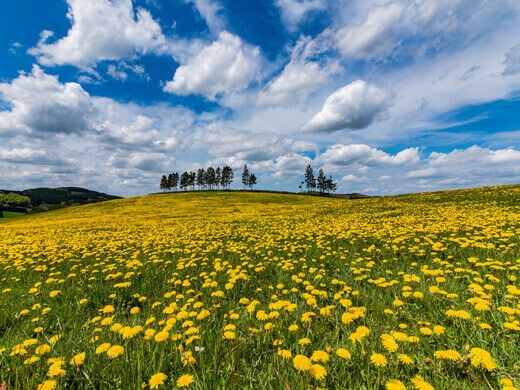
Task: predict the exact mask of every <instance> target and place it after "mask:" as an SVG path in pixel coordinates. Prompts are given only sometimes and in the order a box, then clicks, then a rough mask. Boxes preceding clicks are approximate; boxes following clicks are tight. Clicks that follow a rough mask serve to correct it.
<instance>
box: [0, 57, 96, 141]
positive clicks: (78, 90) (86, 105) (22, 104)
mask: <svg viewBox="0 0 520 390" xmlns="http://www.w3.org/2000/svg"><path fill="white" fill-rule="evenodd" d="M0 97H1V98H2V100H4V101H5V102H8V103H9V106H10V109H8V110H4V111H0V135H1V134H2V133H4V134H11V135H15V134H31V135H33V136H36V137H41V136H49V135H52V134H71V133H82V132H85V131H88V130H89V129H91V121H92V119H93V118H94V117H95V115H96V108H95V107H94V105H93V104H92V101H91V98H90V96H89V94H88V93H87V92H85V90H84V89H83V88H82V87H81V85H79V84H77V83H65V84H62V83H60V82H59V81H58V77H56V76H51V75H48V74H46V73H45V72H44V71H43V70H42V69H40V67H38V66H37V65H34V66H33V69H32V72H31V73H30V74H20V76H19V77H18V78H16V79H14V80H12V82H11V83H3V84H0Z"/></svg>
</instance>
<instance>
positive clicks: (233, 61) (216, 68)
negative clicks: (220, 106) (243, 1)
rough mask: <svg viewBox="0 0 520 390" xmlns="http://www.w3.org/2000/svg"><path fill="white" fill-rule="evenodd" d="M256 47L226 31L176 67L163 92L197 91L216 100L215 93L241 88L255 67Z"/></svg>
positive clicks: (189, 92) (255, 71)
mask: <svg viewBox="0 0 520 390" xmlns="http://www.w3.org/2000/svg"><path fill="white" fill-rule="evenodd" d="M259 62H260V50H259V49H258V48H257V47H252V46H249V45H247V44H245V43H243V42H242V40H241V39H240V38H239V37H238V36H236V35H233V34H231V33H229V32H222V33H220V35H219V38H218V40H217V41H215V42H213V43H211V44H210V45H208V46H206V47H204V48H203V49H202V50H201V51H200V52H199V53H198V54H197V55H195V56H194V57H192V58H190V59H189V60H188V62H187V63H186V64H183V65H181V66H180V67H179V68H177V70H176V72H175V75H174V77H173V80H172V81H169V82H168V83H166V85H165V86H164V90H165V91H166V92H170V93H174V94H177V95H189V94H200V95H203V96H205V97H207V98H208V99H210V100H216V97H217V95H218V94H221V93H226V94H230V93H233V92H237V91H241V90H243V89H245V88H247V86H248V85H249V83H250V81H251V80H252V79H254V78H255V77H256V76H257V72H258V71H259Z"/></svg>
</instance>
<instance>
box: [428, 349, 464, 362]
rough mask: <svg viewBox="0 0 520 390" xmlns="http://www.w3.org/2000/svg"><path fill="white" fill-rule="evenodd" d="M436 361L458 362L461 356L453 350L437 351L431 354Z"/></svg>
mask: <svg viewBox="0 0 520 390" xmlns="http://www.w3.org/2000/svg"><path fill="white" fill-rule="evenodd" d="M433 356H435V357H436V358H437V359H445V360H460V359H461V358H462V356H460V353H458V352H457V351H455V350H453V349H448V350H446V351H437V352H435V353H434V354H433Z"/></svg>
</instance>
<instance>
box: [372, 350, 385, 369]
mask: <svg viewBox="0 0 520 390" xmlns="http://www.w3.org/2000/svg"><path fill="white" fill-rule="evenodd" d="M370 361H371V362H372V363H373V364H374V365H375V366H376V367H385V366H386V365H387V363H388V362H387V361H386V358H385V357H384V356H383V355H381V354H380V353H374V354H372V356H370Z"/></svg>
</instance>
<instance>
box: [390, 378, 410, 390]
mask: <svg viewBox="0 0 520 390" xmlns="http://www.w3.org/2000/svg"><path fill="white" fill-rule="evenodd" d="M385 388H386V390H406V386H405V385H404V383H403V382H401V381H398V380H397V379H390V380H389V381H387V382H386V383H385Z"/></svg>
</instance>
